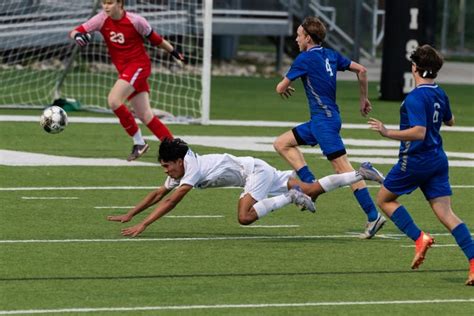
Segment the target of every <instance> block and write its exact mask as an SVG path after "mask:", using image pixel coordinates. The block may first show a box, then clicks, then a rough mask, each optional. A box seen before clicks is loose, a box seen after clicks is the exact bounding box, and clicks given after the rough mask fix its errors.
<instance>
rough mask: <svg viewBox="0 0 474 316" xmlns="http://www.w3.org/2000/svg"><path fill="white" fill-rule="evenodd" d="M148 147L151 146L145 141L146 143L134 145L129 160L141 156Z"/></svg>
mask: <svg viewBox="0 0 474 316" xmlns="http://www.w3.org/2000/svg"><path fill="white" fill-rule="evenodd" d="M148 148H150V146H149V145H148V144H147V143H145V144H144V145H133V147H132V152H131V153H130V155H129V156H128V158H127V161H132V160H135V159H138V158H140V157H141V156H143V155H144V154H145V153H146V152H147V150H148Z"/></svg>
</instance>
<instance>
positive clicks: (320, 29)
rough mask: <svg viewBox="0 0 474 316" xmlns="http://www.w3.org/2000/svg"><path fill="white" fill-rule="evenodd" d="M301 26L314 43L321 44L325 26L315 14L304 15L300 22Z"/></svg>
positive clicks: (324, 34)
mask: <svg viewBox="0 0 474 316" xmlns="http://www.w3.org/2000/svg"><path fill="white" fill-rule="evenodd" d="M301 27H302V28H303V30H304V31H305V32H306V33H307V34H308V35H309V36H310V37H311V39H312V40H313V42H314V43H315V44H321V43H322V42H323V40H324V38H325V37H326V26H324V23H323V22H321V20H320V19H318V18H317V17H315V16H308V17H306V18H305V19H304V20H303V22H302V23H301Z"/></svg>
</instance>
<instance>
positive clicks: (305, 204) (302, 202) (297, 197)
mask: <svg viewBox="0 0 474 316" xmlns="http://www.w3.org/2000/svg"><path fill="white" fill-rule="evenodd" d="M287 195H288V196H289V197H290V199H291V203H294V204H296V205H297V206H299V207H300V208H301V210H302V211H304V210H308V211H310V212H311V213H315V212H316V206H315V205H314V203H313V201H312V200H311V198H310V197H309V196H307V195H306V194H304V193H303V192H301V188H300V187H299V186H294V187H293V188H291V190H289V191H288V193H287Z"/></svg>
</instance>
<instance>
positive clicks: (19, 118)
mask: <svg viewBox="0 0 474 316" xmlns="http://www.w3.org/2000/svg"><path fill="white" fill-rule="evenodd" d="M68 121H69V122H71V123H108V124H117V123H119V121H118V119H117V118H116V117H69V118H68ZM136 121H137V123H141V122H139V121H138V120H136ZM0 122H38V117H37V116H35V115H0ZM164 122H165V123H167V124H179V125H182V124H183V123H182V122H176V121H173V120H164ZM299 124H301V122H288V121H244V120H209V125H223V126H260V127H265V126H268V127H295V126H296V125H299ZM385 126H386V127H387V128H391V129H398V128H399V126H398V125H390V124H389V125H385ZM342 128H343V129H365V130H368V129H369V127H368V125H367V124H353V123H344V124H342ZM441 130H442V131H446V132H474V127H472V126H450V127H446V126H442V127H441Z"/></svg>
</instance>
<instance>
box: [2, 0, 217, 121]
mask: <svg viewBox="0 0 474 316" xmlns="http://www.w3.org/2000/svg"><path fill="white" fill-rule="evenodd" d="M125 3H126V5H125V9H126V10H127V11H130V12H136V13H138V14H140V15H141V16H143V17H145V18H146V19H147V20H148V22H149V23H150V24H151V26H152V27H153V29H154V30H155V31H156V32H157V33H159V34H161V35H162V36H163V37H164V38H165V39H166V40H168V41H169V42H170V43H171V44H172V45H173V46H175V47H177V48H178V49H179V50H180V51H182V52H183V53H184V55H185V56H186V59H187V61H188V64H187V65H185V66H184V67H180V66H179V65H178V64H177V63H175V62H174V61H173V59H172V58H171V56H169V54H168V53H167V52H165V51H164V50H162V49H159V48H156V47H151V45H150V44H149V43H148V41H146V40H145V42H146V43H147V44H146V47H147V52H148V54H149V56H150V58H151V60H152V74H151V76H150V77H149V84H150V103H151V106H152V108H153V109H156V110H157V111H160V112H161V113H169V114H170V115H169V116H168V117H167V118H168V119H170V120H177V121H182V122H197V123H203V124H206V123H207V122H208V121H209V111H210V82H211V78H210V77H211V76H210V67H211V35H212V31H211V28H212V4H213V1H212V0H179V1H178V0H127V1H126V2H125ZM100 4H101V0H82V1H64V0H4V1H2V3H1V4H0V80H1V82H2V84H1V85H0V107H7V106H8V107H10V106H14V107H34V106H36V107H45V106H47V105H49V104H51V103H52V102H53V101H54V100H55V99H56V98H62V99H66V98H70V99H75V100H77V101H78V102H79V103H80V104H81V108H83V109H91V110H94V109H95V110H102V111H105V110H108V106H107V95H108V92H109V91H110V89H111V88H112V86H113V84H114V82H115V81H116V80H117V72H116V70H115V67H114V66H113V65H112V63H111V61H110V57H109V55H108V52H107V48H106V46H105V43H104V41H103V39H102V38H101V34H100V33H98V32H96V33H94V34H93V38H92V41H91V43H90V44H89V45H88V46H87V47H85V48H77V46H76V45H75V43H74V42H73V41H72V40H70V39H69V37H68V33H69V31H71V30H72V29H73V28H74V27H76V26H78V25H80V24H81V23H83V22H85V21H86V20H87V19H89V18H90V17H91V16H92V15H94V14H95V13H96V12H98V10H101V6H100Z"/></svg>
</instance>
